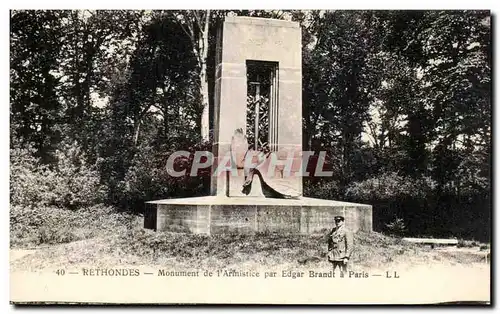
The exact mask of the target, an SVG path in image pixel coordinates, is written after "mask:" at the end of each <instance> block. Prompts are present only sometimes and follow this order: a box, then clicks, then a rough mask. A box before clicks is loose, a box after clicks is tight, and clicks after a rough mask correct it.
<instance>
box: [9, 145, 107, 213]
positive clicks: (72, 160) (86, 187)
mask: <svg viewBox="0 0 500 314" xmlns="http://www.w3.org/2000/svg"><path fill="white" fill-rule="evenodd" d="M55 156H56V158H57V163H56V164H54V165H52V167H49V166H48V165H42V164H41V163H40V160H39V159H37V158H35V157H33V152H32V151H31V150H30V149H20V148H14V149H11V178H10V179H11V180H10V181H11V184H10V196H11V198H10V200H11V204H12V205H21V206H59V207H66V208H79V207H82V206H91V205H94V204H97V203H99V202H101V201H102V199H103V197H104V195H105V189H104V187H103V186H102V185H100V183H99V174H98V172H97V171H96V170H95V169H94V168H93V167H90V166H88V165H87V163H86V162H85V159H84V156H83V155H82V154H81V152H80V149H79V148H78V146H77V145H75V144H72V145H68V146H66V147H64V149H63V150H58V151H56V153H55Z"/></svg>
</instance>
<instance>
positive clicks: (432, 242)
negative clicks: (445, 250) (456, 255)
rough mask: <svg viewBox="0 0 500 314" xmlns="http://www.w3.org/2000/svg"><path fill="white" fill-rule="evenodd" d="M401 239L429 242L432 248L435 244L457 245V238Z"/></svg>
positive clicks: (419, 242)
mask: <svg viewBox="0 0 500 314" xmlns="http://www.w3.org/2000/svg"><path fill="white" fill-rule="evenodd" d="M403 241H406V242H411V243H418V244H429V245H430V246H431V247H432V248H434V246H435V245H449V246H457V245H458V240H457V239H432V238H403Z"/></svg>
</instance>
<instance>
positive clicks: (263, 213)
mask: <svg viewBox="0 0 500 314" xmlns="http://www.w3.org/2000/svg"><path fill="white" fill-rule="evenodd" d="M148 204H150V206H148V207H149V208H148V209H147V211H148V212H147V213H146V215H145V219H144V227H145V228H149V229H154V230H156V231H168V230H184V231H186V232H190V233H196V234H221V233H228V232H237V233H254V232H266V231H269V232H280V233H295V234H310V233H314V232H319V231H324V230H325V229H327V230H330V229H331V228H332V227H333V226H335V222H334V217H335V216H337V215H341V216H344V217H345V222H346V226H347V227H348V228H349V229H350V230H352V231H354V232H356V231H358V230H361V231H372V206H370V205H364V204H356V203H348V202H338V201H328V200H322V199H315V198H308V197H301V198H299V199H276V198H262V197H224V196H204V197H190V198H179V199H165V200H158V201H151V202H148Z"/></svg>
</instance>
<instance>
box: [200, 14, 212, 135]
mask: <svg viewBox="0 0 500 314" xmlns="http://www.w3.org/2000/svg"><path fill="white" fill-rule="evenodd" d="M205 14H206V16H205V25H204V29H203V32H202V36H200V39H199V40H198V45H199V48H200V49H199V50H198V51H199V52H200V57H201V58H200V84H201V86H200V88H201V90H200V91H201V101H202V108H203V110H202V113H201V138H202V139H203V140H204V141H208V139H209V133H210V120H209V107H208V106H209V101H208V78H207V56H208V25H209V22H210V10H207V12H206V13H205Z"/></svg>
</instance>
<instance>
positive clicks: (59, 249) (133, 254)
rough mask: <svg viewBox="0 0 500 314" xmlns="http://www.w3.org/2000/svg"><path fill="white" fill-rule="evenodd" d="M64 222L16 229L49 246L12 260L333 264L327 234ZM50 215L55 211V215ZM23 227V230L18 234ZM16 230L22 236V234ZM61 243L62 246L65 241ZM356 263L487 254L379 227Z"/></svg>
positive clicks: (89, 219) (39, 265)
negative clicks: (407, 238) (408, 238)
mask: <svg viewBox="0 0 500 314" xmlns="http://www.w3.org/2000/svg"><path fill="white" fill-rule="evenodd" d="M52 214H53V215H56V216H57V217H58V218H57V219H52V220H50V219H49V220H48V221H50V222H52V223H53V224H52V225H50V223H48V222H47V221H45V222H44V224H43V226H44V227H42V228H34V229H33V228H32V229H31V230H30V231H29V232H28V231H26V230H27V229H22V228H21V226H16V225H14V226H12V221H11V229H14V233H13V235H12V237H11V247H13V248H26V247H29V246H38V247H40V246H41V245H45V246H47V245H48V247H45V248H44V249H41V250H37V252H36V253H35V254H31V255H30V257H29V258H21V259H19V260H15V261H13V262H11V266H12V267H13V269H31V270H35V269H44V268H57V267H69V266H71V265H74V266H76V265H91V266H93V267H112V266H119V265H148V266H159V267H175V268H177V269H178V268H179V267H181V268H184V269H220V268H224V267H245V268H246V269H255V268H261V267H265V268H269V269H272V268H280V269H293V268H297V267H299V268H300V267H304V268H306V267H307V268H321V267H329V266H328V263H327V262H326V249H327V246H326V239H325V234H326V230H325V232H324V233H318V234H312V235H284V234H273V233H258V234H247V235H245V234H236V233H234V234H224V235H212V236H205V235H196V234H186V233H180V232H171V231H170V232H154V231H151V230H147V229H144V228H142V223H143V221H142V218H141V217H138V216H133V215H125V214H117V213H113V211H112V210H111V209H110V208H104V207H94V208H90V209H86V210H82V211H79V212H71V211H65V212H64V210H63V212H61V210H59V209H57V210H55V213H52ZM52 214H49V215H48V216H51V215H52ZM16 232H17V233H16ZM16 235H22V237H18V238H15V236H16ZM57 243H58V244H57ZM354 243H355V250H354V252H353V256H352V259H351V260H352V262H353V263H354V264H355V265H356V266H357V267H361V268H380V269H381V268H384V267H387V266H388V265H417V264H429V263H439V264H443V263H445V264H446V263H447V264H450V265H453V264H471V263H479V262H481V261H483V262H484V257H483V256H481V255H478V254H473V253H467V252H447V251H441V250H432V249H430V248H427V247H422V246H418V245H417V244H411V243H405V242H402V241H401V239H398V238H393V237H389V236H385V235H383V234H380V233H376V232H370V233H366V232H358V233H356V234H355V239H354Z"/></svg>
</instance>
